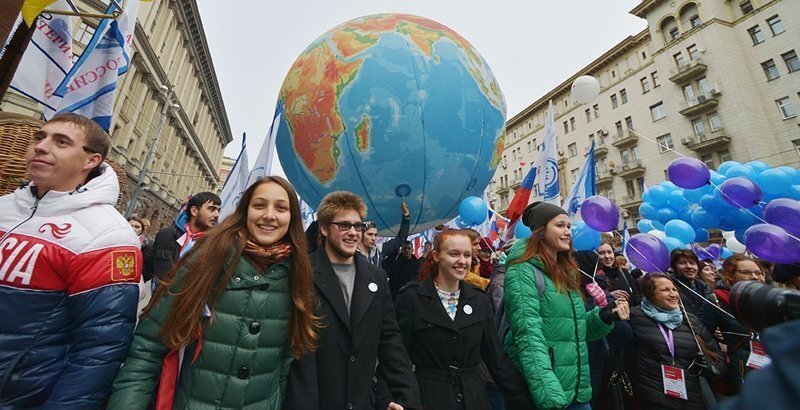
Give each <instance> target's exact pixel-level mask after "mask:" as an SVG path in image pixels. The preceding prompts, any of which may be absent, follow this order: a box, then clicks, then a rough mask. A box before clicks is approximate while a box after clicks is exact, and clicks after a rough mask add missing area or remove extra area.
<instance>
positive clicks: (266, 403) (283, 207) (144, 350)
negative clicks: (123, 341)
mask: <svg viewBox="0 0 800 410" xmlns="http://www.w3.org/2000/svg"><path fill="white" fill-rule="evenodd" d="M307 248H308V246H307V244H306V240H305V235H304V233H303V227H302V222H301V217H300V205H299V203H298V200H297V194H296V192H295V190H294V189H293V188H292V186H291V185H290V184H289V182H287V181H286V180H285V179H283V178H280V177H266V178H262V179H260V180H259V181H258V182H256V183H255V184H253V185H252V186H251V187H250V188H248V189H247V190H246V191H245V192H244V194H243V196H242V198H241V201H240V202H239V204H238V206H237V207H236V210H235V211H234V213H233V214H231V215H230V216H228V217H227V218H226V219H225V220H224V221H223V222H222V223H221V224H220V225H218V226H217V227H215V228H214V229H212V230H210V231H209V232H208V234H206V235H205V236H204V237H203V238H201V239H200V240H199V241H198V242H197V245H196V246H194V248H193V249H191V250H190V251H189V252H188V254H187V255H186V257H184V258H183V259H182V260H181V261H180V262H179V263H178V264H177V266H176V267H175V268H174V269H173V270H172V271H171V272H170V273H169V274H168V275H167V282H166V283H167V286H159V288H158V291H157V292H156V294H155V295H154V296H153V300H152V301H151V303H150V305H149V306H148V308H147V309H146V310H145V311H144V313H143V314H142V320H141V322H140V323H139V325H138V327H137V329H136V333H135V335H134V340H133V344H132V346H131V350H130V353H129V356H128V359H127V360H125V364H124V365H123V367H122V369H121V370H120V372H119V373H118V375H117V378H116V380H115V381H114V387H113V391H112V395H111V398H110V400H109V403H108V408H110V409H125V410H129V409H146V408H148V406H150V405H151V404H153V403H154V404H155V408H157V409H159V410H161V409H171V408H174V409H221V408H225V409H233V408H253V409H281V408H282V406H283V397H284V396H285V392H286V381H287V375H288V372H289V366H290V364H291V362H292V360H293V358H296V357H299V356H300V355H302V354H303V353H305V352H307V351H311V350H313V349H314V347H315V343H316V339H317V333H316V329H317V327H316V323H317V319H316V318H315V317H314V314H313V305H312V291H313V276H312V269H311V264H310V262H309V259H308V256H307V255H308V251H307Z"/></svg>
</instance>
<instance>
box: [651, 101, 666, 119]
mask: <svg viewBox="0 0 800 410" xmlns="http://www.w3.org/2000/svg"><path fill="white" fill-rule="evenodd" d="M650 116H651V117H653V121H658V120H660V119H662V118H664V117H666V116H667V111H666V110H665V109H664V103H663V102H659V103H658V104H655V105H651V106H650Z"/></svg>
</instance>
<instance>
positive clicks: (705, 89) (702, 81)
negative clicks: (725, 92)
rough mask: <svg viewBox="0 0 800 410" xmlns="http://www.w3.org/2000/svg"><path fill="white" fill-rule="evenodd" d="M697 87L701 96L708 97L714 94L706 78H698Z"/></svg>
mask: <svg viewBox="0 0 800 410" xmlns="http://www.w3.org/2000/svg"><path fill="white" fill-rule="evenodd" d="M697 85H698V86H699V87H700V91H701V92H702V93H703V95H705V96H709V95H711V94H714V93H712V92H711V91H712V90H713V88H711V83H710V82H709V81H708V78H706V77H700V78H698V79H697Z"/></svg>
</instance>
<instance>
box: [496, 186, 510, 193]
mask: <svg viewBox="0 0 800 410" xmlns="http://www.w3.org/2000/svg"><path fill="white" fill-rule="evenodd" d="M495 192H497V193H498V194H500V195H502V194H505V193H507V192H508V185H500V186H499V187H497V191H495Z"/></svg>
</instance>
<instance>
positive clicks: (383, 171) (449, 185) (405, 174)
mask: <svg viewBox="0 0 800 410" xmlns="http://www.w3.org/2000/svg"><path fill="white" fill-rule="evenodd" d="M279 98H280V100H279V104H282V106H283V111H282V114H281V117H280V119H279V121H280V123H279V124H280V126H279V130H278V133H277V138H276V146H277V151H278V156H279V158H280V161H281V165H282V166H283V169H284V171H285V173H286V176H287V177H288V178H289V180H290V181H291V182H292V184H293V185H294V186H295V188H297V191H298V192H299V194H300V196H301V197H302V198H303V199H304V200H305V201H306V202H307V203H308V204H309V205H311V206H312V207H313V208H315V209H316V208H317V207H318V205H319V203H320V201H321V200H322V197H323V196H325V194H327V193H329V192H332V191H336V190H348V191H352V192H355V193H356V194H358V195H360V196H361V197H362V198H364V200H365V202H366V203H367V206H368V207H369V217H368V218H369V219H370V220H373V221H375V222H376V223H377V225H378V227H379V231H380V234H381V235H387V236H388V235H393V233H394V232H396V231H397V229H399V226H400V222H401V213H400V203H401V202H402V201H404V200H405V201H406V203H407V204H408V206H409V208H410V210H411V233H415V232H420V231H423V230H425V229H428V228H430V227H433V226H435V225H437V224H439V223H443V222H445V221H448V220H450V219H452V218H454V217H455V216H456V214H457V213H458V206H459V204H460V202H461V200H462V199H463V198H465V197H467V196H470V195H475V196H480V195H481V193H482V192H483V190H484V188H485V187H486V185H487V184H488V183H489V180H490V179H491V177H492V175H493V174H494V170H495V168H496V167H497V165H498V163H499V162H500V156H501V153H502V152H503V138H504V132H505V114H506V103H505V98H504V96H503V93H502V92H501V91H500V87H499V86H498V84H497V80H496V79H495V77H494V75H493V74H492V71H491V70H490V69H489V66H488V65H487V63H486V61H485V60H484V59H483V57H481V55H480V54H479V53H478V51H477V50H476V49H475V48H474V47H473V46H472V45H471V44H470V43H469V42H467V40H465V39H464V38H463V37H461V36H460V35H459V34H458V33H456V32H455V31H453V30H451V29H450V28H448V27H447V26H445V25H443V24H440V23H437V22H435V21H432V20H429V19H426V18H422V17H417V16H412V15H407V14H378V15H371V16H366V17H361V18H357V19H354V20H350V21H348V22H346V23H343V24H341V25H339V26H337V27H335V28H333V29H331V30H330V31H328V32H327V33H325V34H323V35H322V36H321V37H319V38H318V39H316V40H315V41H314V42H313V43H311V45H310V46H308V48H306V50H305V51H303V52H302V53H301V54H300V56H299V57H298V58H297V61H295V63H294V65H292V67H291V69H290V70H289V73H288V74H287V76H286V79H285V80H284V83H283V86H282V87H281V91H280V96H279Z"/></svg>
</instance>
